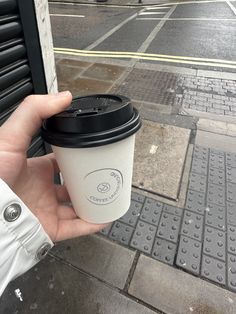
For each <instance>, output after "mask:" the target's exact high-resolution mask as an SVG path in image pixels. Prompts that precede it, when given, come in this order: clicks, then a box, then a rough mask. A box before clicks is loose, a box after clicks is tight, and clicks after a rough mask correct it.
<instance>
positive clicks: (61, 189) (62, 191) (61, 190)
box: [55, 185, 71, 202]
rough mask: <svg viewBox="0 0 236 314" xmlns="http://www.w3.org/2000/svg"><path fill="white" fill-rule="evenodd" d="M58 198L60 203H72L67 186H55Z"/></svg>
mask: <svg viewBox="0 0 236 314" xmlns="http://www.w3.org/2000/svg"><path fill="white" fill-rule="evenodd" d="M55 190H56V196H57V199H58V201H59V202H70V201H71V200H70V196H69V193H68V191H67V188H66V187H65V185H55Z"/></svg>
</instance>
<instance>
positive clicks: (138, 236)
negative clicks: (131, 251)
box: [130, 221, 157, 254]
mask: <svg viewBox="0 0 236 314" xmlns="http://www.w3.org/2000/svg"><path fill="white" fill-rule="evenodd" d="M156 230H157V227H154V226H153V225H150V224H148V223H146V222H143V221H140V222H139V223H138V224H137V227H136V229H135V232H134V235H133V237H132V239H131V244H130V245H131V247H133V248H135V249H138V250H140V251H142V252H145V253H147V254H148V253H149V254H150V253H151V250H152V246H153V242H154V238H155V234H156Z"/></svg>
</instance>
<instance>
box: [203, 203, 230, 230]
mask: <svg viewBox="0 0 236 314" xmlns="http://www.w3.org/2000/svg"><path fill="white" fill-rule="evenodd" d="M225 216H226V208H225V207H221V206H218V205H215V204H208V206H207V208H206V217H205V223H206V224H207V225H208V226H211V227H215V228H218V229H220V230H222V231H225V229H226V222H225Z"/></svg>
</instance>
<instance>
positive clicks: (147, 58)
mask: <svg viewBox="0 0 236 314" xmlns="http://www.w3.org/2000/svg"><path fill="white" fill-rule="evenodd" d="M54 51H55V52H56V53H58V54H65V55H72V56H84V57H98V58H119V59H121V58H127V59H139V60H149V61H162V62H171V63H181V64H191V65H206V66H209V67H220V68H230V69H236V65H232V64H223V63H210V62H199V61H188V60H187V59H186V60H181V59H170V58H169V59H168V58H158V57H145V56H141V55H140V56H138V55H124V54H121V55H118V54H114V55H112V54H96V53H81V52H71V51H66V50H64V51H63V50H57V49H54Z"/></svg>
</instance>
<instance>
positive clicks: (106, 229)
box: [100, 224, 112, 236]
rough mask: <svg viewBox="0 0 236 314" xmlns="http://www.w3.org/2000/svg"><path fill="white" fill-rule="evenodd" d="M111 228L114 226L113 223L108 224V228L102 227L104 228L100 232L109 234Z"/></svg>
mask: <svg viewBox="0 0 236 314" xmlns="http://www.w3.org/2000/svg"><path fill="white" fill-rule="evenodd" d="M111 228H112V224H110V225H109V226H107V227H106V228H104V229H102V230H101V231H100V233H101V234H103V235H105V236H107V235H108V233H109V232H110V230H111Z"/></svg>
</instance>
